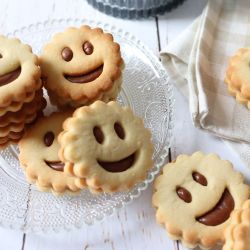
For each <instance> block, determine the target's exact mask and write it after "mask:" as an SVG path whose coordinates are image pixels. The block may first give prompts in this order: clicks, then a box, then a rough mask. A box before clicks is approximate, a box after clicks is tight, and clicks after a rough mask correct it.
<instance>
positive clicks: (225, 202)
mask: <svg viewBox="0 0 250 250" xmlns="http://www.w3.org/2000/svg"><path fill="white" fill-rule="evenodd" d="M243 181H244V180H243V176H242V175H241V174H240V173H238V172H236V171H235V170H234V169H233V166H232V164H231V163H230V162H229V161H225V160H221V159H220V158H219V157H218V156H217V155H216V154H208V155H205V154H203V153H202V152H196V153H194V154H193V155H191V156H188V155H180V156H179V157H178V158H177V160H176V161H175V162H173V163H169V164H167V165H166V166H165V167H164V168H163V173H162V174H161V175H160V176H159V177H158V178H157V179H156V181H155V183H154V188H155V193H154V195H153V200H152V201H153V205H154V206H155V207H156V209H157V211H156V219H157V221H158V223H160V224H162V225H164V226H165V228H166V230H167V232H168V235H169V236H170V237H171V238H172V239H175V240H181V241H182V243H183V244H184V245H186V246H187V247H190V248H193V247H195V246H197V245H199V246H200V247H203V248H211V247H213V246H215V245H216V244H222V243H223V241H224V235H223V233H224V230H225V228H226V227H227V226H228V225H229V224H230V218H229V216H230V213H231V212H232V211H233V210H234V209H237V208H240V207H241V205H242V203H243V202H244V201H245V200H247V199H248V198H249V187H248V186H247V185H245V184H244V183H243Z"/></svg>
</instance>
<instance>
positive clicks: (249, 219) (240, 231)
mask: <svg viewBox="0 0 250 250" xmlns="http://www.w3.org/2000/svg"><path fill="white" fill-rule="evenodd" d="M225 239H226V243H225V245H224V246H223V250H249V249H250V200H247V201H245V202H244V204H243V206H242V208H240V209H237V210H235V211H233V213H232V214H231V223H230V226H229V227H228V228H227V229H226V231H225Z"/></svg>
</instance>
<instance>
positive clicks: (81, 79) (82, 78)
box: [64, 65, 103, 83]
mask: <svg viewBox="0 0 250 250" xmlns="http://www.w3.org/2000/svg"><path fill="white" fill-rule="evenodd" d="M102 71H103V65H101V66H100V67H98V68H96V69H94V70H92V71H90V72H88V73H86V74H77V75H68V74H64V77H65V78H66V79H67V80H68V81H70V82H72V83H88V82H92V81H94V80H95V79H96V78H98V77H99V76H100V75H101V74H102Z"/></svg>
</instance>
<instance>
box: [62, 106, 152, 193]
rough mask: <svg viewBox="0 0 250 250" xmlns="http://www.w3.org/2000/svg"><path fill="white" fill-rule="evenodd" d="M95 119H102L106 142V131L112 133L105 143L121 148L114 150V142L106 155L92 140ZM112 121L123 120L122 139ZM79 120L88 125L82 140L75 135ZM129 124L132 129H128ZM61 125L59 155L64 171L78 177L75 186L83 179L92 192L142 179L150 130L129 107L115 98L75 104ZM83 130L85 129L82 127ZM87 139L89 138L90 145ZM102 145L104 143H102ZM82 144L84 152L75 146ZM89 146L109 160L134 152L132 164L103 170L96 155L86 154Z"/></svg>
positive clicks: (148, 163)
mask: <svg viewBox="0 0 250 250" xmlns="http://www.w3.org/2000/svg"><path fill="white" fill-rule="evenodd" d="M96 119H97V120H99V119H101V120H102V119H106V120H105V121H103V122H102V126H103V128H104V127H105V126H106V130H105V131H106V132H105V134H106V136H107V141H108V142H110V139H109V136H108V133H113V134H110V138H112V139H113V141H112V142H110V144H108V145H109V146H108V147H111V148H112V149H114V147H116V146H117V145H119V147H121V148H122V150H121V149H120V150H118V148H119V147H118V146H117V148H116V151H115V152H116V154H112V155H110V154H109V156H107V155H106V154H105V152H106V151H105V152H104V151H103V152H102V149H101V147H102V146H100V145H99V144H98V143H97V142H96V141H95V139H94V134H93V128H94V127H95V126H96V124H94V123H95V122H96V121H95V120H96ZM116 122H121V123H122V124H123V126H124V130H125V134H127V136H125V139H120V138H118V136H117V135H116V134H115V132H114V131H113V130H114V128H113V127H112V126H113V125H114V124H115V123H116ZM92 123H93V124H92ZM97 123H98V121H97ZM113 123H114V124H113ZM80 124H84V125H83V126H85V125H86V126H87V127H88V128H89V129H90V133H88V132H85V133H84V134H85V137H84V139H82V140H81V137H80V136H79V135H81V134H82V132H83V131H82V130H81V126H80V127H79V125H80ZM132 128H133V131H132V130H131V129H132ZM63 129H64V130H63V131H62V132H61V133H60V134H59V136H58V140H59V143H60V145H61V148H60V151H59V158H60V159H61V160H62V161H63V162H64V163H65V168H64V171H65V172H66V173H68V174H71V175H73V176H75V177H78V179H77V180H76V184H77V185H78V186H79V187H81V186H82V183H81V182H82V181H83V185H84V184H85V182H86V183H87V185H88V187H89V189H90V191H92V192H94V193H100V192H107V193H110V192H111V193H112V192H118V191H128V190H130V189H131V188H132V187H133V186H134V185H135V184H136V183H138V182H140V181H142V180H144V179H145V178H146V176H147V174H148V171H149V169H150V168H151V167H152V166H153V160H152V156H153V145H152V142H151V133H150V131H149V130H148V129H147V128H145V127H144V124H143V120H142V119H141V118H139V117H137V116H135V115H134V114H133V112H132V110H131V109H130V108H129V107H122V106H120V105H119V104H118V103H117V102H113V101H112V102H109V103H104V102H102V101H96V102H94V103H93V104H91V105H90V106H84V107H81V108H78V109H77V110H76V111H75V112H74V113H73V116H72V117H70V118H68V119H67V120H66V121H65V122H64V123H63ZM82 129H84V128H82ZM84 130H85V129H84ZM85 131H88V130H87V129H86V130H85ZM108 131H109V132H108ZM112 131H113V132H112ZM132 135H134V136H132ZM134 138H136V140H137V141H136V142H137V143H136V144H135V141H133V140H134ZM85 140H86V141H85ZM89 140H93V141H92V144H93V145H92V144H91V143H90V141H89ZM122 140H124V141H122ZM132 142H133V143H132ZM86 143H87V145H85V144H86ZM131 143H132V144H133V145H131ZM106 145H107V144H106ZM95 146H96V147H97V148H95V149H94V148H93V147H95ZM103 146H104V147H105V143H104V144H103ZM82 147H88V148H89V150H88V153H87V154H85V153H83V151H81V150H78V148H82ZM98 148H99V149H98ZM111 148H110V150H111ZM90 150H92V153H93V152H94V153H97V151H98V150H99V151H98V152H99V153H100V152H102V153H101V154H102V157H101V158H102V160H104V158H105V160H108V161H112V162H115V161H120V159H123V158H124V157H126V158H127V157H128V155H131V153H134V152H137V153H136V156H135V157H136V158H135V159H136V161H135V163H133V166H132V167H129V168H126V170H123V171H116V172H112V170H106V169H104V168H103V167H101V166H100V165H99V164H100V163H99V162H98V160H97V158H95V157H100V155H92V157H91V158H90V159H89V158H88V157H89V155H91V154H90ZM105 150H107V148H106V149H105ZM125 151H126V152H125ZM106 158H109V159H106Z"/></svg>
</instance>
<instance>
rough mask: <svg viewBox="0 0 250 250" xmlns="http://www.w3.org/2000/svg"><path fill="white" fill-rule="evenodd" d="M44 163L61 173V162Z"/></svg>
mask: <svg viewBox="0 0 250 250" xmlns="http://www.w3.org/2000/svg"><path fill="white" fill-rule="evenodd" d="M45 163H46V164H47V165H48V166H49V167H50V168H52V169H54V170H56V171H63V169H64V163H63V162H61V161H45Z"/></svg>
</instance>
